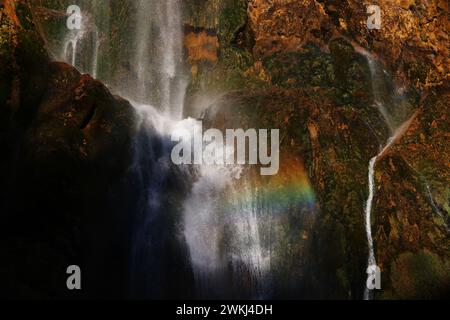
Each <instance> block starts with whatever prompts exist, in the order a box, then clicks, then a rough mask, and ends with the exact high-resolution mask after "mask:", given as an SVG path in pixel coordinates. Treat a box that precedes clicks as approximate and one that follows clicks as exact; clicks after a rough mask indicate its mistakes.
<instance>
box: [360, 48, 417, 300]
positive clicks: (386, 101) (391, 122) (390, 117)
mask: <svg viewBox="0 0 450 320" xmlns="http://www.w3.org/2000/svg"><path fill="white" fill-rule="evenodd" d="M356 50H357V51H358V52H359V53H360V54H362V55H363V56H364V57H366V59H367V62H368V65H369V68H370V73H371V82H372V92H373V96H374V104H375V107H376V108H377V109H378V111H379V112H380V113H381V115H382V116H383V118H384V120H385V123H386V125H387V127H388V128H389V130H390V135H391V136H390V137H389V138H388V140H387V143H386V144H385V145H384V146H383V147H382V148H381V151H380V152H379V153H378V154H377V155H376V156H374V157H373V158H372V159H370V161H369V168H368V189H369V195H368V198H367V201H366V206H365V208H364V215H365V229H366V235H367V242H368V260H367V265H368V266H367V274H368V278H367V283H366V286H365V290H364V300H369V299H371V298H372V296H373V292H372V290H370V289H369V288H368V285H367V284H368V282H369V279H370V280H371V279H373V278H374V277H375V272H377V271H376V269H377V264H376V258H375V252H374V243H373V237H372V223H371V214H372V205H373V199H374V195H375V178H374V174H375V166H376V164H377V161H378V160H379V159H380V158H381V157H382V156H383V154H384V153H385V152H386V151H387V150H388V149H389V148H390V147H391V146H392V144H393V143H394V142H395V141H396V140H397V139H399V138H400V137H401V135H402V134H403V133H404V131H405V130H406V129H407V128H408V126H409V124H410V122H411V121H412V119H413V118H414V115H413V116H412V117H411V116H410V110H409V105H408V104H407V103H406V99H405V96H404V95H402V94H401V93H399V90H396V89H395V87H394V86H393V85H392V84H391V83H390V82H389V80H390V79H389V74H388V72H387V71H386V70H384V69H383V68H382V67H381V66H380V64H379V62H378V61H377V60H376V59H374V57H373V56H372V55H371V54H370V53H369V52H367V51H366V50H364V49H363V48H361V47H357V48H356Z"/></svg>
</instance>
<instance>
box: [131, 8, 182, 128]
mask: <svg viewBox="0 0 450 320" xmlns="http://www.w3.org/2000/svg"><path fill="white" fill-rule="evenodd" d="M180 6H181V4H180V1H179V0H167V1H149V0H139V1H137V16H136V19H135V21H136V34H135V38H134V41H133V42H134V43H133V45H134V47H135V53H134V56H133V57H132V61H133V64H132V68H133V71H134V73H135V74H136V75H137V85H136V88H131V90H129V92H130V94H131V95H132V96H133V99H134V100H136V101H138V102H140V103H152V104H154V105H158V106H159V108H158V109H159V110H160V111H161V112H163V113H164V114H165V115H166V116H167V117H170V118H172V119H177V120H181V119H182V116H183V104H184V95H185V91H186V87H187V81H186V79H185V77H184V74H183V72H184V70H183V29H182V22H181V8H180Z"/></svg>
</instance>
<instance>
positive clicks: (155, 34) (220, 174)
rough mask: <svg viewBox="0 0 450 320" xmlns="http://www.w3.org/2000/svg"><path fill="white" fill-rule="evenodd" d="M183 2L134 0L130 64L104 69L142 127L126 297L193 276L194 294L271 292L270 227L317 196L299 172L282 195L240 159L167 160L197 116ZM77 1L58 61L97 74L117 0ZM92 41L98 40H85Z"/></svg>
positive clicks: (159, 290)
mask: <svg viewBox="0 0 450 320" xmlns="http://www.w3.org/2000/svg"><path fill="white" fill-rule="evenodd" d="M180 4H181V0H168V1H158V0H135V1H132V2H131V5H132V10H131V11H130V12H132V13H133V14H134V16H133V17H132V19H130V20H129V22H130V21H131V22H132V24H133V25H132V26H130V25H126V27H127V28H131V29H132V30H133V32H132V33H130V34H129V35H130V37H129V38H127V39H126V40H124V41H126V43H125V44H124V46H126V49H127V50H125V52H121V53H120V54H119V55H118V56H120V57H121V59H122V60H124V61H125V62H126V63H124V64H125V73H126V75H125V77H126V81H119V84H117V83H118V82H117V79H116V78H114V76H115V75H114V74H111V78H109V77H108V76H107V75H106V74H107V73H105V72H100V78H101V80H102V81H103V82H105V83H106V84H107V85H109V86H111V87H114V90H115V91H116V92H118V93H120V94H121V95H122V96H124V97H125V98H127V99H128V100H129V101H131V102H132V104H133V106H134V108H135V110H136V124H137V125H136V127H137V128H138V132H139V133H138V134H137V136H136V138H135V141H134V162H133V164H132V166H131V168H130V172H131V174H132V175H133V179H134V184H135V185H136V186H135V188H136V189H137V190H140V191H141V192H142V196H141V197H140V202H139V204H138V205H137V206H136V207H138V208H139V212H137V214H136V221H135V228H134V230H133V237H134V238H133V240H132V242H133V244H132V249H131V251H132V252H131V263H130V265H131V266H130V283H131V285H130V286H131V288H130V295H131V296H134V297H146V298H148V297H155V298H160V297H162V296H164V292H165V290H171V288H172V289H174V288H176V290H179V288H180V287H182V285H181V284H180V282H182V281H187V282H189V281H190V280H189V279H187V280H186V279H185V278H188V277H189V276H192V277H193V279H192V281H193V282H194V283H195V284H194V285H193V284H191V283H190V284H189V285H187V286H186V287H188V286H189V287H195V294H194V295H195V296H201V297H205V298H214V297H216V298H222V297H224V296H229V297H230V298H231V297H235V295H236V294H240V295H242V297H245V298H264V297H269V296H270V290H271V288H270V286H271V274H272V273H274V272H276V271H277V270H275V269H276V268H275V267H274V266H273V265H272V258H273V257H274V256H276V255H277V253H276V250H277V249H276V248H275V246H274V245H273V243H275V241H277V240H276V236H275V233H276V232H275V231H274V226H273V225H276V226H277V227H278V228H281V226H282V225H283V222H282V221H281V220H279V221H275V220H276V218H273V216H274V215H275V214H279V215H287V214H288V212H289V210H291V209H290V208H294V207H296V208H297V207H298V206H303V204H305V203H306V204H308V207H309V208H310V209H311V208H312V206H310V204H311V203H312V202H313V201H314V199H313V198H314V196H313V193H312V191H311V190H310V188H309V183H308V182H307V179H306V178H305V176H306V175H303V173H302V174H301V175H300V176H299V179H298V181H293V185H292V186H289V187H292V190H285V189H281V191H276V192H278V193H277V194H276V197H278V198H277V199H276V200H277V201H281V203H279V202H277V201H270V199H269V198H267V196H266V195H265V194H264V192H262V191H261V190H259V188H258V187H256V186H255V185H253V184H252V179H251V177H250V176H251V175H246V174H244V171H245V170H244V169H243V168H242V167H241V166H237V165H229V166H216V165H214V166H209V165H199V166H197V167H196V168H191V169H192V170H187V169H186V168H184V167H177V166H174V165H173V164H172V163H171V159H170V152H171V147H172V146H173V142H171V141H170V133H171V132H172V130H173V129H174V128H178V127H183V128H185V129H187V130H189V129H190V128H192V123H193V120H192V119H185V120H182V118H183V109H184V108H183V102H184V95H185V91H186V84H187V82H186V80H185V77H184V74H183V72H184V68H183V47H182V41H183V29H182V21H181V8H180ZM78 5H79V6H80V8H81V10H82V14H83V18H84V19H83V23H82V29H81V30H78V31H77V30H74V31H66V32H67V34H66V38H65V40H64V41H63V43H62V48H60V51H62V52H63V54H62V60H65V61H67V62H69V63H71V64H72V65H74V66H75V67H77V68H78V69H79V70H80V71H82V72H86V71H87V72H91V73H92V75H94V76H95V75H97V73H98V71H97V70H99V66H98V64H99V62H100V61H101V60H106V61H107V63H108V62H111V61H112V60H113V59H114V58H111V57H109V56H107V53H106V50H105V49H104V47H107V46H108V45H109V42H108V41H111V39H109V38H108V36H110V35H111V32H110V30H109V23H108V21H109V19H110V17H108V14H110V13H111V12H112V8H111V2H109V1H100V0H97V1H93V2H89V3H87V2H85V1H78ZM88 39H91V40H88ZM89 41H91V44H92V43H93V44H94V45H86V42H89ZM100 43H102V44H103V43H106V44H107V45H105V46H103V45H101V46H100ZM99 57H101V58H100V59H99ZM60 58H61V57H60ZM128 62H130V63H129V64H128ZM86 66H89V68H87V67H86ZM102 70H103V69H102ZM302 170H303V169H302ZM302 172H303V171H302ZM299 173H300V171H299ZM289 176H296V174H295V173H292V172H291V173H289ZM299 182H301V183H299ZM179 194H180V195H179ZM263 199H266V200H263ZM267 199H269V200H267ZM280 199H282V200H280ZM283 201H285V202H286V203H284V202H283ZM310 209H308V212H309V211H313V209H311V210H310ZM302 210H303V209H302ZM280 212H281V214H280ZM302 214H303V213H302ZM306 215H307V214H305V216H306ZM272 222H273V225H272ZM296 236H297V234H296ZM295 239H297V238H295ZM168 259H170V262H167V260H168ZM185 260H188V262H187V263H186V262H185ZM187 264H188V266H186V265H187ZM172 266H173V267H172ZM180 266H181V267H180ZM171 267H172V268H177V269H170V268H171ZM180 270H185V272H184V273H183V272H180ZM230 279H232V280H230ZM230 282H232V283H231V284H230ZM171 284H173V285H172V286H171ZM175 286H176V287H175ZM176 290H175V289H174V290H172V291H171V292H174V291H176Z"/></svg>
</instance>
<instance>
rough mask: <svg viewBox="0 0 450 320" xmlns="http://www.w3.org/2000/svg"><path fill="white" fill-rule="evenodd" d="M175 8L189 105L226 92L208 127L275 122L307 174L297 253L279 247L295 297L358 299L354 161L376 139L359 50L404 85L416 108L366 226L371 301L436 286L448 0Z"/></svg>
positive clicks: (442, 233) (358, 166)
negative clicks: (371, 242)
mask: <svg viewBox="0 0 450 320" xmlns="http://www.w3.org/2000/svg"><path fill="white" fill-rule="evenodd" d="M205 3H206V4H205ZM369 4H377V5H379V6H380V8H381V14H382V15H381V17H382V26H381V29H379V30H377V29H374V30H369V29H368V28H367V26H366V21H367V18H368V14H367V12H366V10H367V6H368V5H369ZM186 6H187V8H188V9H187V12H188V15H187V17H186V24H187V25H188V26H189V33H188V35H187V37H186V47H187V48H188V50H187V54H188V56H189V62H190V64H191V71H192V79H193V80H192V84H191V88H190V89H191V91H190V93H191V95H190V97H191V99H192V103H193V104H195V103H198V102H199V101H203V100H202V99H201V98H200V97H198V95H201V92H202V90H203V92H204V91H207V92H213V93H216V94H215V95H214V94H213V95H212V96H220V94H217V92H219V93H220V92H226V91H228V90H234V91H233V93H232V95H231V96H225V98H221V99H220V101H222V102H221V103H220V105H222V108H224V109H225V110H227V111H226V112H224V114H221V116H219V118H218V119H219V122H218V123H222V122H225V123H227V121H228V123H233V124H234V125H239V123H240V124H241V125H243V126H246V125H248V123H247V122H248V121H247V119H249V118H251V119H255V118H256V119H258V120H257V121H256V124H255V122H253V125H256V126H257V127H258V126H263V127H272V128H281V130H282V134H281V135H282V136H283V137H284V138H283V143H284V148H285V150H290V153H291V156H293V157H295V158H296V159H298V161H301V162H303V163H305V166H306V170H307V172H308V173H309V176H310V178H311V180H312V182H313V185H314V190H315V191H316V193H317V195H318V206H319V208H320V209H319V212H320V213H319V214H318V217H317V218H316V221H315V224H314V227H313V228H312V230H311V237H312V240H311V242H310V244H309V247H308V248H310V249H308V250H305V248H300V247H297V249H296V250H298V251H295V250H294V252H296V253H291V254H293V255H294V256H297V257H298V261H297V265H296V268H299V269H303V270H304V271H305V273H304V274H303V275H297V276H293V278H291V279H290V280H291V281H297V280H298V279H300V278H301V279H302V280H298V281H300V282H301V283H302V284H303V285H304V286H305V287H306V288H307V289H306V290H305V292H298V296H302V294H303V295H304V296H305V297H306V296H309V297H311V296H315V297H322V298H323V297H327V298H361V297H362V291H363V286H364V283H365V281H364V271H365V259H366V256H367V250H366V244H367V240H366V239H365V236H364V222H363V214H364V211H363V210H364V205H365V201H366V199H367V192H368V190H367V189H368V188H367V170H368V169H367V165H368V161H369V159H370V158H371V157H373V156H375V155H376V154H377V152H378V148H379V146H380V145H383V144H384V141H386V139H387V137H388V135H389V133H388V131H389V129H388V128H387V127H386V126H385V125H384V124H383V121H382V119H381V118H380V114H379V113H378V111H376V110H375V108H373V105H374V98H375V95H376V92H374V86H373V83H372V82H373V79H371V71H370V66H369V65H368V63H367V60H366V59H365V58H364V54H361V53H363V52H364V50H365V52H370V53H371V59H374V60H375V61H377V62H378V63H379V64H380V65H381V66H382V67H383V68H384V70H385V72H386V74H390V78H391V79H392V81H393V83H394V86H395V87H396V88H397V90H400V91H402V92H406V96H407V97H408V98H407V100H408V102H407V105H408V109H409V110H411V111H410V114H412V113H413V110H416V111H417V112H418V115H417V117H416V118H415V120H414V121H413V123H412V124H411V126H410V128H409V129H408V130H407V131H406V133H405V134H404V135H403V136H402V137H401V138H400V139H399V140H398V141H397V142H396V144H395V145H394V146H393V147H392V148H391V149H390V150H389V152H387V154H386V155H385V156H384V157H383V158H382V159H381V160H380V161H379V163H378V164H377V165H376V174H375V180H376V186H377V187H376V192H375V205H374V206H375V209H374V212H373V215H372V216H373V220H372V226H373V228H374V234H375V252H376V258H377V261H379V264H380V267H381V269H382V275H383V276H382V288H383V290H382V291H380V292H381V293H376V298H381V299H382V298H429V297H436V296H442V295H446V294H448V292H449V291H448V290H449V288H450V280H449V279H450V278H449V276H450V275H449V272H448V270H449V258H450V256H449V253H450V251H449V233H448V223H449V202H448V201H449V198H448V192H449V190H448V181H449V180H448V179H449V177H448V171H449V166H448V163H447V162H448V161H447V160H446V159H447V158H448V153H449V150H450V148H449V145H448V141H447V140H448V135H447V132H448V128H449V122H448V112H449V102H448V99H447V98H446V97H447V95H448V92H449V91H448V90H449V87H448V78H449V69H448V65H449V63H448V62H449V45H448V43H449V34H450V29H449V23H448V15H449V7H448V2H446V1H434V2H432V3H431V2H429V1H377V2H376V3H372V2H370V3H369V2H368V1H346V0H345V1H320V0H318V1H310V0H299V1H281V0H280V1H276V0H273V1H263V0H251V1H231V0H230V1H220V2H219V1H206V2H205V1H186ZM205 30H207V31H208V32H206V31H205ZM192 39H196V41H192ZM210 43H214V45H213V46H211V45H209V44H210ZM216 43H218V46H217V45H216ZM362 48H364V50H362ZM197 52H208V53H209V54H205V55H203V56H202V55H199V54H197ZM211 56H213V57H214V58H213V59H211ZM228 97H229V98H230V100H227V99H228ZM208 99H209V100H208ZM208 99H207V100H208V101H214V99H212V100H211V97H209V98H208ZM224 101H225V102H224ZM226 101H228V102H226ZM210 103H212V104H213V105H215V104H214V103H213V102H210ZM227 104H237V105H238V106H239V108H231V107H228V108H227V107H226V105H227ZM229 108H231V109H232V110H229ZM399 108H400V107H399ZM192 109H193V110H194V109H195V108H194V107H193V108H192ZM219 109H220V108H219ZM236 116H237V117H238V119H241V121H239V120H236V119H235V118H234V117H236ZM231 119H234V120H233V121H232V120H231ZM216 124H217V122H216ZM282 149H283V148H282ZM285 157H286V156H285ZM286 162H290V161H286ZM281 163H282V166H283V159H282V160H281ZM286 214H287V215H288V216H289V215H290V213H287V212H286ZM286 245H288V244H286ZM305 256H306V258H305ZM300 257H303V258H300ZM305 260H306V261H309V262H308V263H305ZM293 268H294V267H293ZM296 277H297V278H296Z"/></svg>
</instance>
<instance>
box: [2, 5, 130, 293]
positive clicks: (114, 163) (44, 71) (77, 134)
mask: <svg viewBox="0 0 450 320" xmlns="http://www.w3.org/2000/svg"><path fill="white" fill-rule="evenodd" d="M5 4H6V6H5V8H3V9H0V25H1V30H0V39H1V40H0V41H1V42H0V60H1V64H2V67H1V69H0V70H1V71H0V77H1V81H0V123H1V129H0V130H1V131H0V134H1V135H0V148H1V150H2V157H1V160H0V166H1V168H2V169H1V173H0V176H1V178H0V181H1V182H0V191H1V192H0V193H1V201H0V202H1V209H0V212H1V219H2V221H3V223H2V225H1V242H0V243H1V245H0V246H1V251H2V265H1V266H0V275H1V277H2V279H4V281H3V284H2V292H1V295H2V296H5V297H9V298H19V297H25V298H30V297H34V298H54V297H58V298H62V297H71V296H74V297H77V296H80V295H82V296H98V295H102V296H116V297H118V296H121V295H123V293H124V292H125V291H126V290H125V285H126V279H127V277H128V274H127V273H128V271H127V263H128V258H129V257H128V256H129V248H128V246H129V243H130V228H129V226H130V224H131V221H132V212H133V209H132V208H131V207H129V202H128V201H130V202H131V203H132V202H133V197H134V196H133V191H134V190H133V186H132V185H131V184H129V183H128V182H127V170H128V167H129V164H130V162H131V152H132V143H131V142H132V136H133V135H134V133H135V128H134V118H135V114H134V110H133V108H132V107H131V105H130V104H129V103H128V102H127V101H125V100H123V99H121V98H119V97H114V96H113V95H112V94H111V93H110V92H109V91H108V89H107V88H106V87H105V86H104V85H103V84H102V83H100V82H98V81H96V80H94V79H92V78H91V77H90V76H89V75H81V74H80V73H79V72H78V71H77V70H76V69H74V68H73V67H71V66H69V65H66V64H64V63H57V62H51V61H50V59H49V57H48V55H47V52H46V49H45V45H44V42H43V40H42V38H41V36H40V34H39V33H38V32H37V29H36V27H35V25H34V23H33V19H32V14H31V12H30V8H29V6H28V2H27V1H6V3H5ZM128 215H129V216H128ZM100 234H101V236H98V235H100ZM72 264H81V267H82V270H84V271H83V272H84V273H83V285H85V286H86V287H87V288H89V289H88V290H85V291H83V293H81V294H80V293H78V294H77V293H71V292H70V291H68V290H67V288H66V286H65V283H66V276H67V275H66V268H67V267H68V266H69V265H72ZM97 268H98V269H97ZM103 268H104V269H103ZM99 270H101V271H99ZM113 274H114V275H116V276H117V282H116V281H115V282H114V284H112V283H111V281H110V280H111V279H110V277H111V276H112V275H113ZM118 275H120V276H118ZM103 276H104V278H103ZM109 283H111V284H109ZM99 288H101V289H99Z"/></svg>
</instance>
